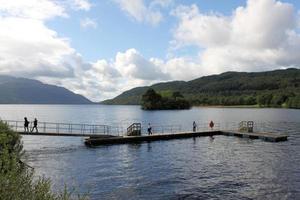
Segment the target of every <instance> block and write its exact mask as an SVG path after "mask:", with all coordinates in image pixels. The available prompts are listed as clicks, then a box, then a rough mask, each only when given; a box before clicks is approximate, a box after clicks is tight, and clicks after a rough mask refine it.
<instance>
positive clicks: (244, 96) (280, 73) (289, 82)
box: [106, 69, 300, 108]
mask: <svg viewBox="0 0 300 200" xmlns="http://www.w3.org/2000/svg"><path fill="white" fill-rule="evenodd" d="M150 87H151V88H152V89H154V90H155V91H157V92H158V93H159V94H161V95H162V97H168V98H173V99H174V98H181V97H174V96H172V95H173V94H174V93H175V96H176V92H179V93H180V94H182V95H184V97H185V99H186V100H187V101H189V103H190V104H191V105H225V106H232V105H233V106H234V105H259V106H262V107H265V106H266V107H290V108H300V106H299V103H298V102H299V99H298V96H299V94H300V69H286V70H275V71H269V72H255V73H245V72H226V73H223V74H219V75H212V76H206V77H202V78H198V79H195V80H192V81H188V82H184V81H173V82H166V83H158V84H154V85H152V86H150ZM150 87H139V88H133V89H132V90H128V91H126V92H124V93H123V94H121V95H119V96H117V97H116V98H114V99H113V100H108V101H106V104H141V103H142V98H141V97H142V95H143V94H144V93H145V92H146V91H147V90H148V89H149V88H150Z"/></svg>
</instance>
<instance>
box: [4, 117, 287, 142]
mask: <svg viewBox="0 0 300 200" xmlns="http://www.w3.org/2000/svg"><path fill="white" fill-rule="evenodd" d="M2 121H3V122H4V123H6V124H7V125H9V127H10V128H12V129H13V130H15V131H16V132H18V133H20V134H22V135H39V136H69V137H85V144H86V145H87V146H97V145H111V144H126V143H140V142H149V141H158V140H171V139H182V138H192V137H204V136H211V137H213V136H215V135H225V136H236V137H242V138H250V139H262V140H265V141H269V142H279V141H286V140H287V138H288V135H286V134H278V133H270V132H265V131H255V130H254V122H253V121H242V122H240V123H239V126H238V128H236V129H237V130H226V129H225V130H221V129H220V128H218V130H212V129H209V130H207V129H206V130H201V131H200V130H198V131H195V132H189V131H181V128H177V129H176V127H174V126H171V127H168V129H166V128H164V129H157V131H155V133H154V134H153V135H148V134H142V126H141V123H133V124H132V125H130V126H129V127H128V128H127V132H126V133H125V134H124V131H123V129H122V128H121V129H120V127H113V126H108V125H90V124H69V123H50V122H39V124H38V130H39V132H30V131H29V132H24V125H23V124H24V122H22V121H12V120H2ZM29 130H32V123H30V126H29Z"/></svg>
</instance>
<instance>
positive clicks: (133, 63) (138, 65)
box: [115, 49, 170, 80]
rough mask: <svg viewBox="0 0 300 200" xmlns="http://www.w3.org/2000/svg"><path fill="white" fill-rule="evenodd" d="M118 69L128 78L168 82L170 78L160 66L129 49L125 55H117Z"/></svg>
mask: <svg viewBox="0 0 300 200" xmlns="http://www.w3.org/2000/svg"><path fill="white" fill-rule="evenodd" d="M115 66H116V68H117V69H118V70H119V71H120V72H121V74H122V75H124V76H127V77H128V78H137V79H142V80H166V79H170V77H169V76H168V75H167V74H166V73H163V72H162V71H161V69H160V68H159V66H157V65H155V64H154V63H152V62H151V61H149V60H147V59H145V58H144V57H143V56H142V55H141V54H140V53H139V52H138V51H137V50H135V49H128V50H127V51H126V52H124V53H121V52H119V53H117V56H116V60H115Z"/></svg>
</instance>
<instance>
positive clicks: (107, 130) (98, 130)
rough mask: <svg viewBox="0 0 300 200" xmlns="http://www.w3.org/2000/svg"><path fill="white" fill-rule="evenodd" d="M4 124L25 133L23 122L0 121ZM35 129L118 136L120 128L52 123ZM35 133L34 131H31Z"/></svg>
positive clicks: (30, 127) (30, 126)
mask: <svg viewBox="0 0 300 200" xmlns="http://www.w3.org/2000/svg"><path fill="white" fill-rule="evenodd" d="M1 121H2V122H4V123H6V124H7V125H8V126H9V127H10V128H11V129H12V130H14V131H17V132H25V129H24V121H15V120H1ZM28 128H29V132H31V131H32V128H33V122H30V123H29V126H28ZM37 129H38V131H39V132H41V133H55V134H59V133H63V134H89V135H90V134H104V135H119V134H120V128H119V127H114V126H108V125H92V124H71V123H53V122H38V125H37ZM33 132H36V130H33Z"/></svg>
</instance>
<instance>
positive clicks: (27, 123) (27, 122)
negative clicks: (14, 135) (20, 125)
mask: <svg viewBox="0 0 300 200" xmlns="http://www.w3.org/2000/svg"><path fill="white" fill-rule="evenodd" d="M28 125H29V121H28V119H27V117H24V132H29V128H28Z"/></svg>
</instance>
